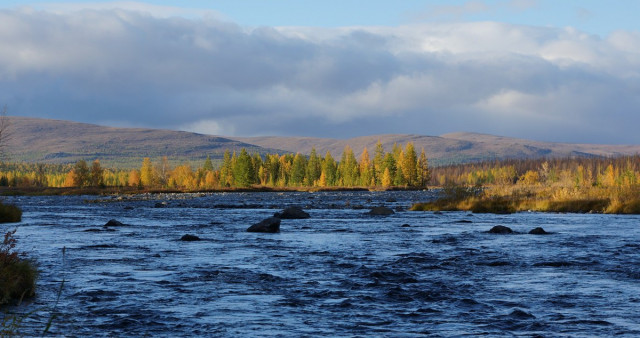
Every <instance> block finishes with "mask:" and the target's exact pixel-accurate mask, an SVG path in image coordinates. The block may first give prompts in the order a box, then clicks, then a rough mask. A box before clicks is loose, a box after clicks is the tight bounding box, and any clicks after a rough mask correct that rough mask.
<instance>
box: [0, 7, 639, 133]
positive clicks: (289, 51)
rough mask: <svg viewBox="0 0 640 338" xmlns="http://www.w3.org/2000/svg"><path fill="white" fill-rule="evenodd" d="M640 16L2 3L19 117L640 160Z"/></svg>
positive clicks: (3, 69)
mask: <svg viewBox="0 0 640 338" xmlns="http://www.w3.org/2000/svg"><path fill="white" fill-rule="evenodd" d="M637 13H640V1H635V0H629V1H626V0H617V1H615V2H614V1H607V2H605V1H592V0H582V1H573V0H563V1H548V0H496V1H488V0H487V1H482V0H471V1H418V0H403V1H397V2H391V1H382V0H369V1H355V0H342V1H334V0H325V1H294V0H279V1H275V0H274V1H269V0H235V1H227V0H220V1H215V0H209V1H198V0H194V1H168V0H166V1H145V2H133V1H116V2H96V1H71V2H59V1H38V2H32V3H30V2H29V1H13V0H0V105H6V107H7V110H8V113H9V115H17V116H29V117H41V118H53V119H61V120H72V121H78V122H87V123H96V124H101V125H108V126H124V127H147V128H164V129H174V130H186V131H193V132H198V133H204V134H213V135H221V136H268V135H278V136H312V137H335V138H350V137H357V136H364V135H375V134H400V133H402V134H421V135H441V134H445V133H451V132H458V131H467V132H478V133H487V134H494V135H503V136H511V137H519V138H528V139H534V140H541V141H554V142H571V143H608V144H640V133H639V132H637V129H638V125H640V111H639V107H640V20H637V19H636V17H637Z"/></svg>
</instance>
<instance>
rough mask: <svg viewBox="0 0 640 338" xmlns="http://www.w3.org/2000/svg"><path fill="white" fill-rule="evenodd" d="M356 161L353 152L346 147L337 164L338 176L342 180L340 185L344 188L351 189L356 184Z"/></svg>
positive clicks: (357, 171)
mask: <svg viewBox="0 0 640 338" xmlns="http://www.w3.org/2000/svg"><path fill="white" fill-rule="evenodd" d="M358 174H359V170H358V161H357V160H356V156H355V155H354V154H353V150H351V147H349V146H348V145H347V146H345V147H344V150H343V151H342V158H341V159H340V163H338V175H340V178H341V179H342V185H343V186H345V187H353V186H355V185H356V184H357V183H358V178H359V177H358V176H359V175H358Z"/></svg>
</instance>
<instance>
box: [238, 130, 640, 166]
mask: <svg viewBox="0 0 640 338" xmlns="http://www.w3.org/2000/svg"><path fill="white" fill-rule="evenodd" d="M232 139H234V140H237V141H241V142H245V143H251V144H255V145H258V146H261V147H268V148H279V149H283V150H286V151H290V152H301V153H307V154H308V153H309V152H310V151H311V148H312V147H315V148H316V151H317V152H318V153H319V154H321V155H324V154H325V153H326V152H327V151H330V152H331V154H332V155H333V157H334V158H336V159H339V158H340V155H341V154H342V151H343V149H344V147H345V146H346V145H349V146H351V148H352V149H353V151H354V152H355V154H356V156H359V155H360V152H361V151H362V149H363V148H364V147H365V146H366V147H367V149H368V150H369V154H370V156H373V150H374V149H375V146H376V143H377V142H378V140H380V142H381V143H382V145H383V147H384V149H385V151H391V149H392V148H393V145H394V143H396V144H398V145H401V146H403V147H404V145H405V144H406V143H407V142H413V144H414V146H415V148H416V151H418V152H419V151H420V150H421V149H422V148H424V150H425V152H426V154H427V157H428V158H429V161H430V162H429V163H430V164H432V165H445V164H455V163H465V162H471V161H482V160H494V159H504V158H540V157H574V156H582V157H585V156H586V157H589V156H620V155H635V154H639V153H640V145H599V144H569V143H552V142H539V141H531V140H524V139H517V138H510V137H501V136H493V135H487V134H478V133H452V134H445V135H441V136H423V135H401V134H390V135H373V136H363V137H356V138H351V139H345V140H341V139H325V138H309V137H232Z"/></svg>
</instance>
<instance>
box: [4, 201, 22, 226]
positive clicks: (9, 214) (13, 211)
mask: <svg viewBox="0 0 640 338" xmlns="http://www.w3.org/2000/svg"><path fill="white" fill-rule="evenodd" d="M20 221H22V210H20V208H18V207H17V206H15V205H11V204H3V203H2V202H0V223H16V222H20Z"/></svg>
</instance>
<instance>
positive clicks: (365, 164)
mask: <svg viewBox="0 0 640 338" xmlns="http://www.w3.org/2000/svg"><path fill="white" fill-rule="evenodd" d="M359 169H360V185H362V186H370V185H375V177H374V170H373V163H371V160H370V159H369V151H368V150H367V147H364V149H363V150H362V154H360V163H359Z"/></svg>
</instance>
